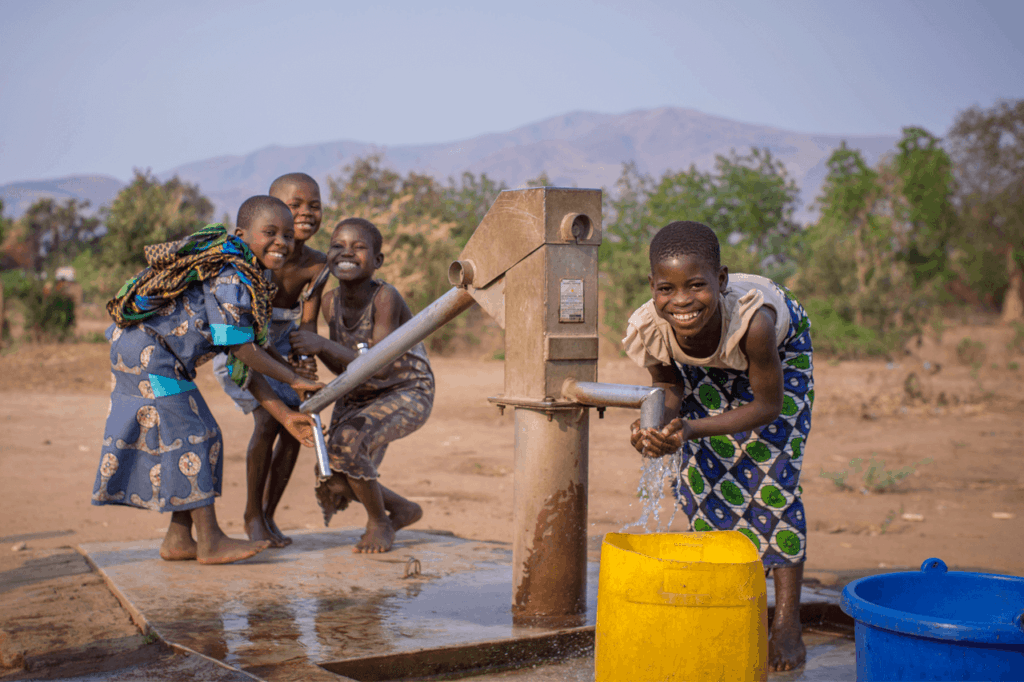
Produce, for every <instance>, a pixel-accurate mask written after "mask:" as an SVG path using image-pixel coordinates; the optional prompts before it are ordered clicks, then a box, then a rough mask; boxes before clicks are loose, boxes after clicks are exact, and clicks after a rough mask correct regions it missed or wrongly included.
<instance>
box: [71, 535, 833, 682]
mask: <svg viewBox="0 0 1024 682" xmlns="http://www.w3.org/2000/svg"><path fill="white" fill-rule="evenodd" d="M362 532H363V530H362V529H342V530H334V531H306V532H296V533H293V534H292V538H293V539H294V543H293V544H292V545H291V546H289V547H287V548H284V549H276V550H266V551H264V552H262V553H260V554H258V555H256V556H255V557H253V558H251V559H248V560H246V561H243V562H239V563H236V564H231V565H227V566H203V565H200V564H197V563H196V562H194V561H185V562H166V561H162V560H161V559H160V558H159V554H158V550H159V546H160V541H159V540H152V541H139V542H108V543H90V544H85V545H82V546H81V550H82V552H83V553H84V554H85V555H86V556H87V557H88V559H89V560H90V561H91V562H92V563H93V564H95V566H96V567H97V568H98V570H99V571H100V572H101V573H102V575H103V576H104V578H105V580H106V581H107V583H108V585H109V586H110V588H111V590H112V591H113V592H114V594H115V595H116V596H117V597H118V598H119V599H120V600H121V602H122V604H124V605H125V608H126V609H128V611H129V613H131V614H132V617H133V618H134V619H135V620H136V622H137V623H138V624H139V625H140V627H142V628H143V629H147V628H149V629H152V630H153V631H154V632H155V633H156V634H158V635H159V636H160V637H161V638H162V639H163V640H164V641H166V642H168V643H169V644H171V645H172V646H175V647H177V648H179V650H181V651H184V652H195V653H197V654H200V655H202V656H208V657H210V658H211V659H214V660H216V661H219V662H222V663H223V664H226V665H228V666H231V667H232V668H235V669H238V670H241V671H245V672H246V673H248V674H251V675H254V676H256V677H257V678H261V679H266V680H292V679H295V680H300V679H307V680H344V679H349V678H346V677H343V676H340V675H336V674H334V673H332V672H329V671H328V670H325V669H324V668H323V667H320V666H321V665H325V664H332V663H337V662H343V661H350V660H353V659H366V658H372V657H380V656H384V657H387V656H392V655H400V654H410V652H419V651H431V650H437V649H442V648H447V649H449V650H455V649H459V648H460V647H463V646H474V645H476V644H477V643H488V642H489V643H498V644H499V646H500V643H501V642H508V641H513V640H523V639H536V638H543V637H546V636H548V635H549V634H550V633H552V631H551V630H545V629H541V628H524V627H517V626H513V625H512V618H511V613H510V604H511V600H512V551H511V545H509V544H507V543H499V542H487V541H478V540H468V539H464V538H458V537H455V536H453V535H451V534H449V533H444V532H439V531H415V530H403V531H401V532H400V533H399V534H398V537H397V540H396V543H395V547H394V549H393V550H392V551H391V552H388V553H386V554H378V555H372V554H353V553H352V547H353V546H354V545H355V543H356V542H357V541H358V539H359V536H360V535H361V533H362ZM590 558H591V559H592V561H591V562H590V563H589V565H588V577H587V584H588V594H587V603H588V608H587V616H586V620H585V621H584V622H583V623H582V624H581V625H580V627H576V628H568V629H563V630H561V631H558V632H563V633H569V635H570V636H575V635H574V634H573V633H584V634H585V635H589V636H590V637H591V638H592V636H593V635H592V632H593V625H594V617H595V614H596V610H597V609H596V600H597V584H598V563H597V559H598V556H597V555H596V552H591V554H590ZM773 592H774V590H772V589H771V587H769V591H768V597H769V605H771V604H772V602H773V601H774V599H773V597H774V594H773ZM802 599H803V603H804V605H805V608H810V609H812V610H813V609H814V608H818V609H819V610H820V609H821V608H834V606H835V604H836V603H837V602H838V593H832V592H828V591H823V590H813V589H810V588H808V587H806V586H805V587H804V591H803V595H802ZM802 613H803V611H802ZM829 651H831V649H830V650H829ZM837 651H839V649H837ZM842 651H845V650H842ZM851 652H852V649H851ZM410 655H411V654H410ZM410 655H407V656H406V658H409V657H410ZM416 655H418V654H416ZM839 657H840V658H841V659H842V660H843V661H846V659H849V660H848V663H849V665H850V666H852V665H853V655H852V653H849V655H847V654H846V653H842V652H840V654H839ZM586 660H590V661H591V662H590V664H589V665H590V666H591V668H590V672H589V673H586V672H585V666H586V663H585V661H586ZM573 661H575V663H573ZM573 661H567V662H566V663H565V664H566V665H573V664H575V665H580V661H583V663H582V665H583V666H584V668H583V669H581V670H583V672H581V673H580V674H583V675H584V677H583V678H580V679H592V675H593V668H592V666H593V663H592V658H589V659H588V658H587V657H586V656H584V657H583V658H582V659H579V658H576V659H573ZM851 669H852V668H851ZM545 670H547V669H546V668H545ZM807 670H808V671H810V670H811V667H810V666H808V668H807ZM538 671H540V669H538ZM528 672H529V671H525V670H524V671H522V673H523V674H527V673H528ZM541 672H543V671H541ZM548 672H550V671H549V670H548ZM509 674H511V673H509ZM566 674H567V675H568V674H569V673H568V670H567V671H566ZM587 674H589V675H590V677H586V675H587ZM364 679H369V678H364ZM374 679H383V678H374ZM481 679H489V678H481ZM493 679H499V678H493ZM517 679H519V678H517ZM521 679H529V678H521ZM537 679H547V678H537ZM551 679H554V678H551ZM565 679H577V678H576V677H572V676H569V677H566V678H565ZM787 679H788V678H787ZM792 679H825V678H813V677H810V678H804V677H793V678H792ZM830 679H832V678H830ZM835 679H842V678H835Z"/></svg>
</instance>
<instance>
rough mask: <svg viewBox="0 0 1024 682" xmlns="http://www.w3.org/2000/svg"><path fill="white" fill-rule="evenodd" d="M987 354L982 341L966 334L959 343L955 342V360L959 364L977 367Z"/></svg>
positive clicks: (983, 361)
mask: <svg viewBox="0 0 1024 682" xmlns="http://www.w3.org/2000/svg"><path fill="white" fill-rule="evenodd" d="M987 355H988V353H987V352H986V350H985V344H984V343H982V342H981V341H973V340H971V339H970V338H969V337H967V336H965V337H964V338H962V339H960V343H958V344H956V360H957V362H959V363H960V364H961V365H967V366H968V367H973V368H975V369H977V368H979V367H981V366H982V365H983V364H984V363H985V357H986V356H987Z"/></svg>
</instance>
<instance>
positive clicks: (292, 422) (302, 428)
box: [281, 410, 316, 448]
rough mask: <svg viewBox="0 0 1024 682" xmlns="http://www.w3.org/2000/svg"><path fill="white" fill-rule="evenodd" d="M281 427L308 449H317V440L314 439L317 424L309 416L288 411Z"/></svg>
mask: <svg viewBox="0 0 1024 682" xmlns="http://www.w3.org/2000/svg"><path fill="white" fill-rule="evenodd" d="M281 425H282V426H283V427H284V428H285V429H287V430H288V433H290V434H292V436H294V437H295V440H297V441H299V442H300V443H302V444H303V445H305V446H306V447H307V448H314V447H316V440H315V437H314V435H313V434H314V433H315V432H314V430H313V429H315V428H316V422H314V421H313V418H312V417H310V416H309V415H308V414H302V413H301V412H296V411H295V410H288V412H287V413H286V414H285V415H284V416H283V418H282V421H281Z"/></svg>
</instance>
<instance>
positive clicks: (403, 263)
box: [311, 154, 458, 312]
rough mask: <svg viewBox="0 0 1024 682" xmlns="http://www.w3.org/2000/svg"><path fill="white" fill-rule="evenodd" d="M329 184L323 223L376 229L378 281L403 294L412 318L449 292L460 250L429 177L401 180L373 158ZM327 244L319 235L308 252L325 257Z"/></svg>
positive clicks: (326, 236) (326, 238) (350, 167)
mask: <svg viewBox="0 0 1024 682" xmlns="http://www.w3.org/2000/svg"><path fill="white" fill-rule="evenodd" d="M328 184H329V186H330V188H331V191H330V203H329V204H328V205H327V206H326V207H325V209H324V215H325V221H327V222H330V221H337V220H341V219H344V218H350V217H357V218H365V219H366V220H369V221H370V222H372V223H373V224H374V225H376V226H377V229H379V230H380V232H381V235H382V236H383V238H384V244H383V247H382V252H383V253H384V265H383V267H382V268H381V270H380V274H379V276H380V277H382V278H383V279H385V280H386V281H388V282H389V283H391V284H392V285H394V286H395V287H396V288H397V289H398V290H399V291H400V292H401V294H402V296H403V297H404V298H405V299H406V301H407V302H408V303H409V307H410V308H411V309H412V310H413V312H418V311H419V310H420V309H422V308H424V307H425V306H427V305H428V304H429V303H431V302H432V301H433V300H434V299H436V298H438V297H439V296H440V295H441V294H443V293H444V292H445V291H447V289H448V286H449V285H448V266H449V265H450V264H451V262H452V261H453V260H455V258H456V257H457V256H458V247H457V246H456V244H455V242H454V241H453V239H452V236H451V235H452V229H453V223H451V222H448V221H446V220H445V219H443V217H442V216H443V205H444V197H443V192H442V190H441V189H440V188H439V187H438V185H437V183H436V182H435V181H434V179H433V178H432V177H430V176H429V175H421V174H418V173H409V174H408V175H407V176H405V177H402V176H401V175H400V174H399V173H397V172H395V171H394V170H392V169H390V168H387V167H385V166H383V165H382V159H381V157H380V155H376V154H375V155H371V156H367V157H365V158H358V159H356V160H355V161H353V162H352V163H351V164H349V165H347V166H345V167H344V168H343V169H342V175H341V176H340V177H339V178H333V177H329V178H328ZM330 239H331V234H330V231H328V230H323V231H321V232H320V233H319V234H317V235H316V236H315V237H314V238H313V239H312V240H311V241H312V246H313V248H317V249H320V250H322V251H324V252H326V251H327V249H328V248H329V245H330Z"/></svg>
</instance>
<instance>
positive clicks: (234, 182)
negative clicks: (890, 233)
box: [0, 107, 898, 222]
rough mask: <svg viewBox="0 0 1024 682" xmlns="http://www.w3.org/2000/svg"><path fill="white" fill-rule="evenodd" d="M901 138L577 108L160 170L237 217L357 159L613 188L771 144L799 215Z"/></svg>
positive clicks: (1, 191)
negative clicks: (408, 141) (286, 185)
mask: <svg viewBox="0 0 1024 682" xmlns="http://www.w3.org/2000/svg"><path fill="white" fill-rule="evenodd" d="M897 139H898V138H897V137H896V136H895V135H875V136H857V135H818V134H812V133H800V132H794V131H790V130H784V129H781V128H774V127H770V126H763V125H757V124H752V123H742V122H739V121H733V120H729V119H725V118H720V117H717V116H711V115H709V114H705V113H702V112H699V111H695V110H692V109H681V108H674V107H663V108H659V109H646V110H639V111H632V112H629V113H625V114H617V115H616V114H602V113H595V112H587V111H576V112H571V113H568V114H563V115H561V116H554V117H552V118H548V119H545V120H542V121H538V122H536V123H531V124H529V125H526V126H523V127H521V128H516V129H515V130H511V131H508V132H504V133H489V134H486V135H479V136H476V137H471V138H466V139H463V140H457V141H454V142H445V143H439V144H426V145H395V146H382V145H377V144H373V143H369V142H357V141H352V140H341V141H336V142H325V143H321V144H310V145H301V146H289V147H285V146H278V145H273V146H269V147H264V148H263V149H259V150H256V151H254V152H251V153H249V154H245V155H238V156H217V157H212V158H209V159H204V160H201V161H195V162H192V163H187V164H184V165H181V166H177V167H175V168H171V169H169V170H166V171H163V172H160V173H158V174H157V175H158V177H160V178H161V179H168V178H171V177H173V176H175V175H177V176H178V177H180V178H181V179H182V180H186V181H188V182H193V183H197V184H198V185H199V186H200V189H201V190H202V192H203V193H204V194H205V195H206V196H208V197H209V198H210V199H211V200H212V201H213V202H214V205H215V206H216V212H215V216H216V217H217V218H219V217H220V216H222V215H223V214H224V213H229V214H231V215H233V214H234V213H235V211H236V210H237V208H238V206H239V204H241V202H242V201H244V200H245V199H246V198H247V197H249V196H252V195H253V194H262V193H265V192H266V191H267V188H268V187H269V186H270V183H271V182H272V181H273V179H274V178H276V177H278V176H279V175H282V174H284V173H288V172H293V171H302V172H305V173H308V174H310V175H312V176H313V177H314V178H316V179H317V181H319V182H320V183H321V190H322V192H323V193H324V195H325V196H324V199H325V200H326V199H327V196H326V194H327V191H328V189H327V182H326V181H327V177H328V176H333V177H338V176H340V175H341V174H342V170H343V168H344V166H345V165H346V164H348V163H351V162H352V161H353V160H354V159H356V158H358V157H360V156H365V155H367V154H371V153H375V152H376V153H380V154H381V155H382V156H383V157H384V164H385V165H386V166H389V167H391V168H393V169H395V170H396V171H398V172H400V173H403V174H405V173H407V172H409V171H417V172H420V173H426V174H429V175H432V176H434V177H435V178H437V179H438V180H440V181H442V182H446V181H447V179H448V178H449V177H455V178H458V176H459V175H461V174H462V172H463V171H471V172H473V173H475V174H478V175H479V174H481V173H486V174H487V175H488V176H489V177H491V178H492V179H494V180H497V181H504V182H505V183H506V184H507V185H508V186H509V187H513V188H514V187H517V186H521V185H523V184H524V183H525V182H526V181H527V180H528V179H530V178H535V177H537V176H539V175H540V174H541V173H542V172H546V173H547V174H548V177H549V178H550V180H551V182H552V184H553V185H555V186H568V187H572V186H576V187H604V188H609V189H611V188H614V185H615V180H616V179H617V178H618V177H619V174H620V172H621V170H622V164H623V162H627V161H635V162H636V164H637V166H638V168H639V169H640V171H642V172H644V173H649V174H652V175H654V176H655V177H658V176H660V175H661V174H662V173H664V172H665V171H666V170H684V169H687V168H689V167H690V165H691V164H694V165H696V166H697V167H698V168H700V169H703V170H708V169H711V168H712V167H713V165H714V161H715V156H716V155H718V154H728V153H729V151H730V150H732V149H735V150H736V151H737V152H738V153H740V154H746V153H747V152H748V151H749V149H750V147H752V146H756V147H762V148H768V149H770V150H771V152H772V155H773V156H775V157H776V158H778V159H779V160H780V161H782V162H783V163H784V164H785V166H786V170H787V172H788V173H789V174H790V175H791V176H792V177H793V178H794V179H795V180H796V182H797V184H798V186H799V187H800V199H801V205H800V207H799V208H798V210H797V219H798V220H801V221H804V222H806V221H807V220H810V219H811V218H812V217H813V210H812V206H811V202H812V201H813V200H814V198H815V197H816V196H817V194H818V191H819V189H820V187H821V183H822V181H823V180H824V178H825V175H826V173H827V167H826V161H827V159H828V156H829V154H830V153H831V152H832V150H833V149H835V148H836V147H838V146H839V144H840V143H841V142H842V141H843V140H845V141H846V143H847V146H849V147H851V148H855V149H859V150H861V152H862V154H863V155H864V158H865V160H866V161H867V162H868V163H869V164H874V163H876V162H877V161H878V160H879V159H880V158H881V157H882V155H884V154H885V153H886V152H889V151H891V150H892V149H893V148H894V147H895V143H896V141H897ZM122 186H123V182H121V181H118V180H117V179H115V178H110V177H106V176H96V175H81V176H73V177H66V178H59V179H55V180H48V181H47V180H42V181H33V182H20V183H11V184H8V185H4V186H0V199H3V201H4V206H5V209H4V212H5V213H6V214H8V215H15V216H17V215H20V214H21V213H23V212H24V211H25V210H26V209H27V208H28V206H29V205H31V203H32V202H33V201H35V200H36V199H37V198H38V197H40V196H54V197H56V198H59V199H63V198H64V197H68V196H79V197H81V198H87V199H89V200H90V201H91V202H92V203H93V206H94V207H97V206H99V205H102V204H107V203H109V202H110V201H111V200H112V199H113V197H114V196H115V195H116V193H117V191H118V190H119V189H120V187H122Z"/></svg>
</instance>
